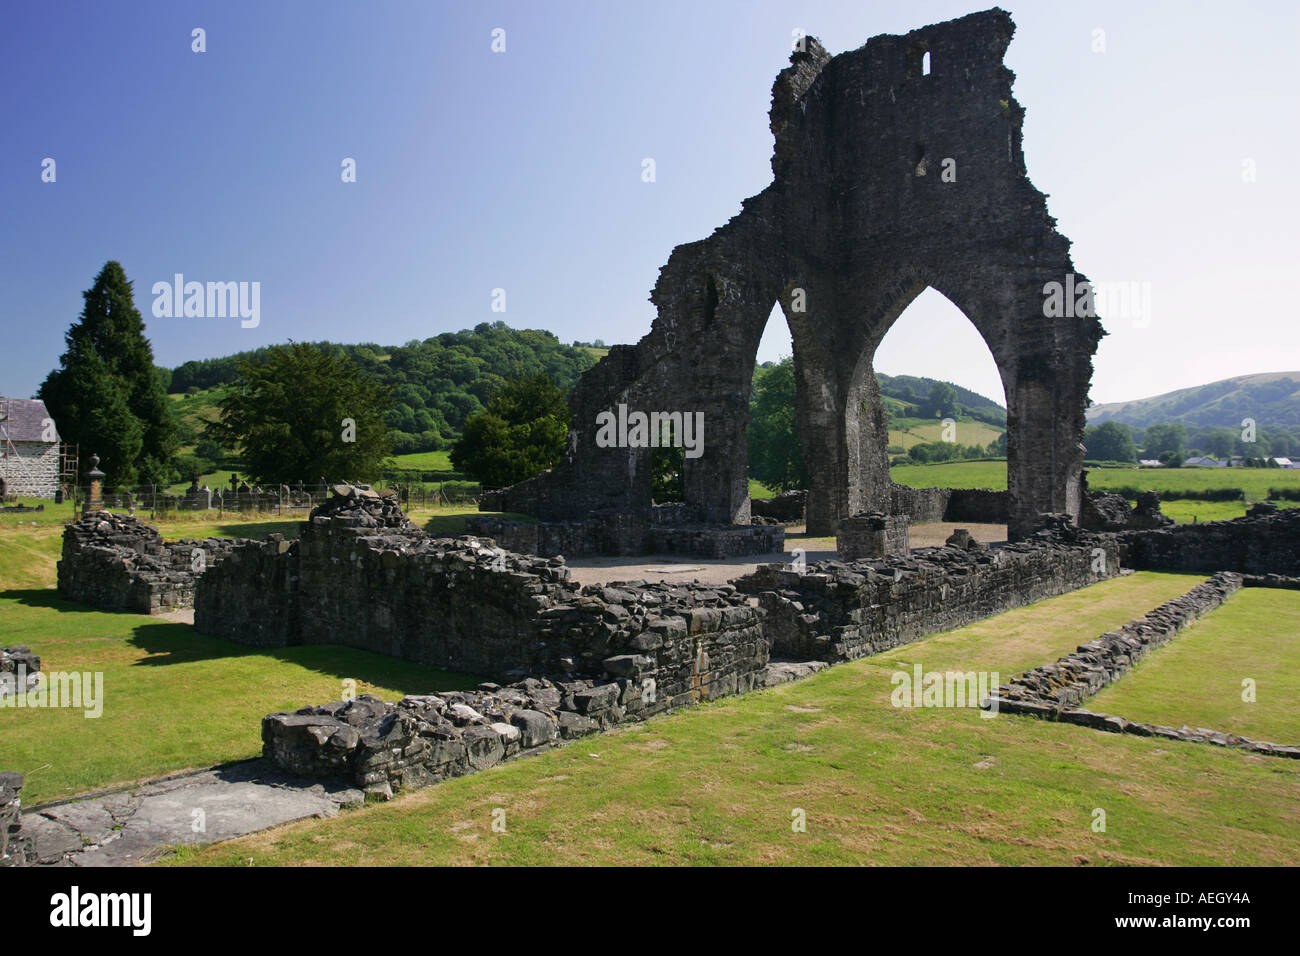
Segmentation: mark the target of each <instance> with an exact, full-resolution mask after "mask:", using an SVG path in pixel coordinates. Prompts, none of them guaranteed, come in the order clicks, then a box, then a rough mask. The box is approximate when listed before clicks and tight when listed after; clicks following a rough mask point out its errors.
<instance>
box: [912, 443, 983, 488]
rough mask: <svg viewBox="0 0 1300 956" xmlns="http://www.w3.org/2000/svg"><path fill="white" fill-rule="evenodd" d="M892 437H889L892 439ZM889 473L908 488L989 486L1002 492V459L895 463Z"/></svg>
mask: <svg viewBox="0 0 1300 956" xmlns="http://www.w3.org/2000/svg"><path fill="white" fill-rule="evenodd" d="M891 440H892V439H891ZM889 475H890V477H891V478H893V479H894V481H895V482H896V483H898V484H900V485H907V486H909V487H911V488H992V489H994V490H996V491H1005V490H1006V487H1007V463H1006V462H1005V461H950V462H944V463H943V464H940V465H895V466H894V467H892V468H890V469H889Z"/></svg>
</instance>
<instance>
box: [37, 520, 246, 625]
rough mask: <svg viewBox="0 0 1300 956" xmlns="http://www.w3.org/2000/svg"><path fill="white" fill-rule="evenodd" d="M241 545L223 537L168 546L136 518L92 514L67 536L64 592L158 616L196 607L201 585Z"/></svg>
mask: <svg viewBox="0 0 1300 956" xmlns="http://www.w3.org/2000/svg"><path fill="white" fill-rule="evenodd" d="M235 546H236V542H234V541H230V540H226V539H222V538H208V539H207V540H205V541H196V540H194V539H192V538H185V539H182V540H180V541H171V542H164V541H163V540H162V536H161V535H160V534H159V533H158V531H157V529H155V528H151V527H150V526H149V525H147V524H145V523H144V522H143V521H142V520H140V519H139V518H136V517H135V516H133V515H118V514H113V513H111V512H108V511H95V512H91V513H90V514H87V515H85V516H83V517H81V518H80V519H78V520H77V521H75V522H73V523H72V524H70V525H68V527H67V528H66V529H65V530H64V532H63V556H62V559H61V560H60V561H59V562H58V582H59V593H60V594H62V595H63V596H64V597H66V598H70V599H71V600H74V601H80V602H81V603H82V604H89V605H91V606H92V607H96V608H98V609H99V610H101V611H133V612H135V613H138V614H158V613H162V612H165V611H171V610H175V609H177V608H184V607H192V606H193V604H194V589H195V582H196V581H198V579H199V578H200V577H201V576H202V575H203V574H204V573H205V572H206V571H207V570H209V569H211V568H212V567H214V566H216V565H217V564H220V563H221V561H223V560H224V559H225V557H226V556H227V555H228V554H230V552H231V551H232V550H234V548H235ZM196 552H199V553H200V554H201V556H200V557H198V558H196V556H195V555H196Z"/></svg>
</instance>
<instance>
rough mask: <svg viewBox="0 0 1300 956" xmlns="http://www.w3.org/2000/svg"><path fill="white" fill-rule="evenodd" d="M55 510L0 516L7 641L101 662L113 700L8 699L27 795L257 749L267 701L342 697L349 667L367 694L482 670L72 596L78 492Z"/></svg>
mask: <svg viewBox="0 0 1300 956" xmlns="http://www.w3.org/2000/svg"><path fill="white" fill-rule="evenodd" d="M474 513H477V512H474ZM47 515H48V516H46V515H40V514H36V515H22V516H18V515H4V516H3V520H0V635H3V640H2V641H0V643H3V644H4V645H5V646H11V645H14V644H27V645H29V646H31V647H32V649H33V650H35V651H36V653H37V654H39V655H40V656H41V658H42V664H43V666H44V668H45V669H46V670H63V671H71V670H77V671H92V672H95V671H98V672H102V673H103V675H104V678H103V679H104V695H105V705H104V713H103V716H101V717H98V718H86V717H85V716H83V714H82V712H81V711H69V710H25V709H23V710H19V709H10V708H0V767H3V768H5V769H16V770H19V771H20V772H27V773H29V776H28V778H27V781H26V786H25V788H24V790H23V799H24V801H25V802H26V803H27V804H28V805H33V804H37V803H42V802H45V801H48V800H54V799H58V798H60V797H65V796H69V795H71V794H74V793H80V792H84V791H88V790H93V789H96V788H100V787H106V786H110V785H113V784H118V783H125V782H131V781H135V780H140V779H144V778H146V777H153V776H158V775H161V774H165V773H170V772H173V771H177V770H183V769H186V768H189V767H201V766H208V765H210V764H214V763H218V762H221V761H224V760H232V759H237V758H241V757H250V756H254V755H256V754H257V753H258V752H259V750H260V747H261V743H260V736H259V733H260V732H259V729H258V728H259V726H260V721H261V718H262V717H263V716H264V715H265V714H268V713H271V712H272V711H275V710H283V709H286V708H287V709H290V710H292V709H296V708H298V707H300V706H302V705H303V704H304V703H307V702H324V701H326V700H333V699H337V698H338V697H339V696H340V695H341V693H342V681H343V680H344V679H346V678H351V679H353V680H355V681H356V682H357V693H374V694H378V695H380V696H386V697H393V696H394V695H396V696H401V695H402V694H407V693H422V692H424V691H427V690H428V689H430V688H433V687H445V688H447V689H449V690H451V689H456V688H460V687H472V686H474V685H475V684H476V683H477V679H469V678H465V677H463V676H461V675H455V674H449V673H447V672H445V671H439V670H436V669H434V668H430V667H424V666H421V665H417V664H409V663H407V662H405V661H399V660H396V659H394V658H390V657H385V656H383V655H378V654H368V653H366V652H364V651H357V650H353V649H350V648H343V647H295V648H283V649H275V650H260V649H253V648H246V647H242V646H240V645H236V644H231V643H229V642H227V641H223V640H219V639H216V638H208V637H204V636H202V635H200V634H198V633H196V632H195V631H194V629H193V628H192V627H190V626H189V625H185V624H176V623H170V622H167V621H163V620H159V619H157V618H151V617H148V616H147V615H138V614H108V613H103V612H100V611H94V610H91V609H89V608H86V607H85V606H83V605H80V604H75V603H72V602H70V601H65V600H63V599H61V598H60V597H59V595H58V592H57V591H55V590H53V587H54V583H55V562H56V561H57V560H58V557H59V549H60V546H61V542H62V534H63V526H62V524H61V521H60V519H66V518H67V517H70V515H71V505H70V504H66V505H62V506H59V507H58V508H57V509H55V508H48V509H47ZM20 517H22V518H25V519H27V520H26V521H23V522H19V521H18V520H17V519H18V518H20ZM410 517H411V519H412V520H413V521H416V522H417V523H419V524H420V525H421V526H422V527H424V528H425V529H426V530H428V531H430V532H431V533H435V534H460V533H462V532H463V531H464V530H465V519H466V517H468V513H467V512H465V511H464V509H454V508H446V509H416V510H414V511H412V512H411V514H410ZM507 517H511V516H509V515H508V516H507ZM513 517H520V516H513ZM33 519H35V520H37V525H36V526H35V527H33V526H32V524H31V520H33ZM299 526H300V521H299V519H296V518H291V519H272V520H266V521H251V522H242V521H239V520H238V519H231V520H228V521H221V520H219V519H217V518H216V516H215V515H212V514H207V515H186V516H182V517H180V518H179V519H177V520H173V521H166V522H161V523H160V524H159V530H160V531H161V532H162V534H163V536H164V538H166V539H167V540H175V539H178V538H182V537H192V538H206V537H226V538H229V537H255V536H260V535H262V534H267V533H271V532H278V533H281V534H284V535H285V536H286V537H288V538H293V537H296V536H297V534H298V530H299Z"/></svg>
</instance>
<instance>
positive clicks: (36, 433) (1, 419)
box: [0, 398, 60, 498]
mask: <svg viewBox="0 0 1300 956" xmlns="http://www.w3.org/2000/svg"><path fill="white" fill-rule="evenodd" d="M59 467H60V460H59V433H58V431H57V430H56V428H55V425H54V420H53V419H51V418H50V413H49V412H48V411H46V409H45V403H44V402H42V401H40V400H39V399H35V398H0V485H3V486H4V493H5V494H9V495H21V496H22V497H24V498H53V497H54V496H55V494H56V493H57V492H58V490H59Z"/></svg>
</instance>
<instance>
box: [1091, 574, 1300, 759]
mask: <svg viewBox="0 0 1300 956" xmlns="http://www.w3.org/2000/svg"><path fill="white" fill-rule="evenodd" d="M1245 680H1251V681H1253V682H1254V685H1255V686H1254V697H1255V699H1254V701H1251V702H1248V701H1245V700H1243V699H1242V695H1243V693H1244V690H1245V688H1244V687H1243V684H1242V682H1243V681H1245ZM1298 702H1300V592H1297V591H1284V590H1274V589H1271V588H1244V589H1242V590H1240V591H1238V592H1237V593H1236V594H1234V595H1233V596H1232V597H1231V598H1229V599H1228V601H1227V602H1226V603H1225V604H1224V605H1223V606H1222V607H1220V608H1219V609H1218V610H1216V611H1214V612H1212V613H1211V614H1209V615H1207V616H1206V617H1204V618H1202V619H1201V620H1200V621H1198V622H1196V624H1195V625H1194V626H1192V627H1190V628H1188V630H1186V631H1185V632H1183V633H1182V634H1180V635H1179V636H1178V637H1177V638H1176V639H1175V640H1174V641H1173V642H1172V643H1170V644H1169V645H1167V646H1166V647H1163V648H1161V649H1160V650H1159V651H1157V652H1155V653H1154V654H1152V655H1151V656H1150V657H1148V658H1146V659H1145V660H1143V661H1141V662H1140V663H1139V664H1138V665H1137V667H1135V668H1134V669H1133V671H1132V672H1131V673H1129V674H1128V675H1126V676H1125V677H1124V678H1123V679H1122V680H1119V681H1117V682H1115V683H1114V684H1112V685H1111V686H1110V687H1108V688H1107V689H1106V690H1104V691H1102V692H1101V693H1100V694H1098V695H1097V696H1096V697H1094V698H1093V699H1092V700H1091V701H1089V702H1088V703H1087V705H1086V706H1087V707H1088V708H1089V709H1090V710H1096V711H1100V712H1102V713H1107V714H1118V715H1119V716H1121V717H1127V718H1128V719H1130V720H1140V721H1143V722H1145V723H1153V724H1165V725H1167V726H1173V727H1178V726H1181V725H1183V724H1187V725H1189V726H1192V727H1209V728H1211V729H1213V730H1223V731H1228V732H1230V733H1234V734H1241V735H1242V736H1244V737H1251V738H1254V739H1256V740H1269V741H1272V742H1274V743H1283V744H1300V708H1297V706H1296V705H1297V703H1298Z"/></svg>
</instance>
